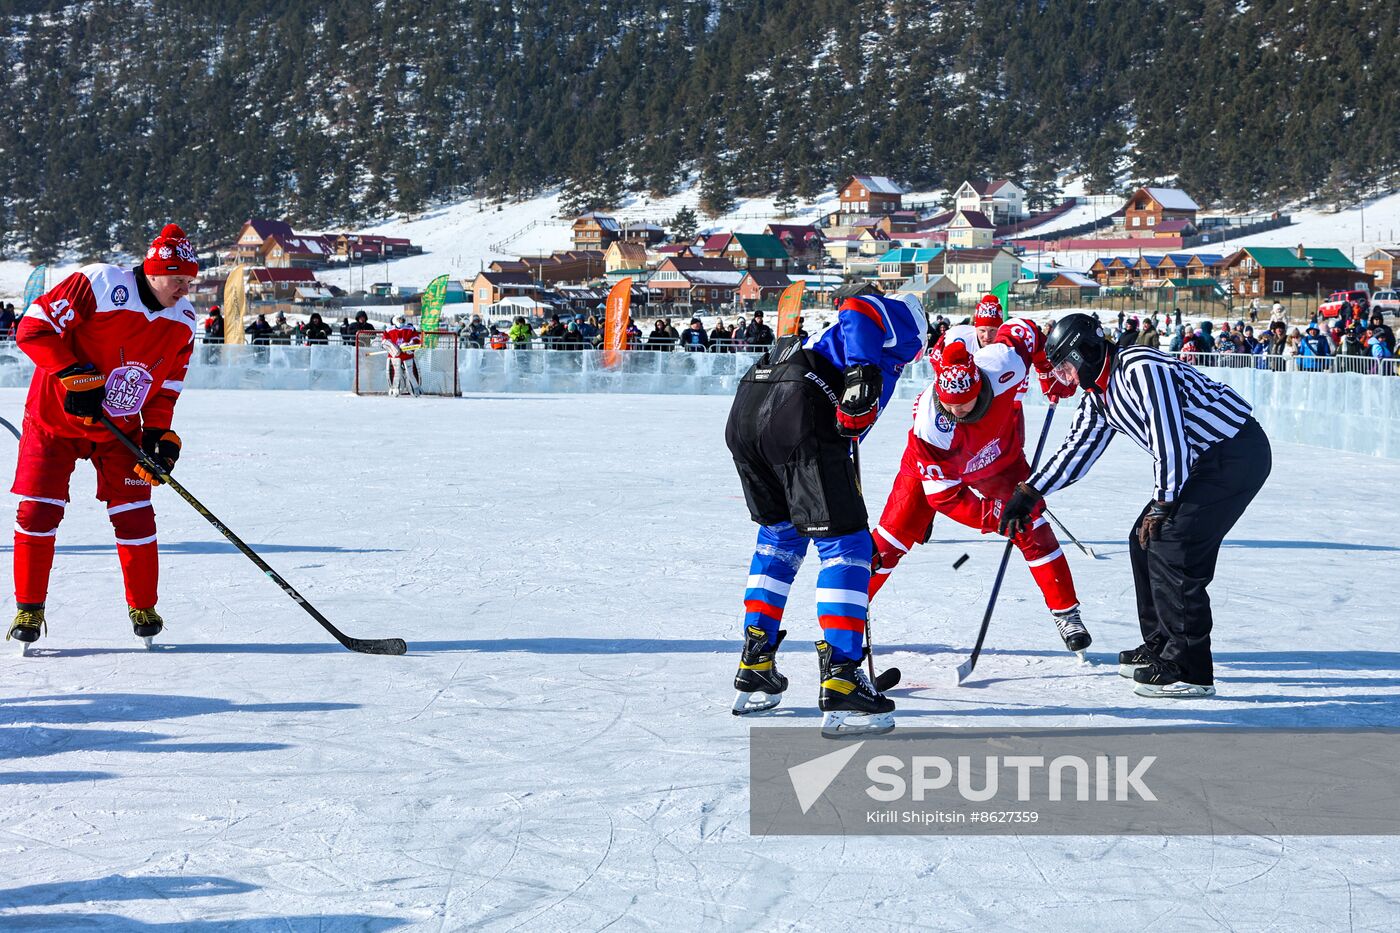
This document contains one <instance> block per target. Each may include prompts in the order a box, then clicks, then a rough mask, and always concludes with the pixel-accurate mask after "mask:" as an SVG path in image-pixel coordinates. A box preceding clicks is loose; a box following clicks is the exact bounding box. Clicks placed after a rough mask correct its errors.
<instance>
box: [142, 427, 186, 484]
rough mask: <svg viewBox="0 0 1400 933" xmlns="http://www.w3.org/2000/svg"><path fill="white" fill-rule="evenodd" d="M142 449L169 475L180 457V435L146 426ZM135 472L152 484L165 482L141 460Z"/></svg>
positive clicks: (143, 433)
mask: <svg viewBox="0 0 1400 933" xmlns="http://www.w3.org/2000/svg"><path fill="white" fill-rule="evenodd" d="M141 450H142V451H144V452H145V454H146V456H148V457H150V458H151V459H152V460H154V461H155V463H156V466H158V467H160V468H161V469H162V470H164V471H165V472H166V474H167V475H169V473H170V471H171V470H173V469H175V461H176V460H179V459H180V435H178V434H176V433H175V432H174V431H170V430H167V429H165V428H146V429H145V430H144V431H142V432H141ZM134 472H135V473H136V475H137V476H139V477H141V478H142V479H144V480H145V481H146V482H148V483H150V484H151V485H152V486H159V485H160V484H161V483H163V482H164V480H162V479H161V478H160V477H159V476H157V475H156V474H155V473H154V472H152V471H151V470H148V469H146V466H145V464H143V463H142V462H141V461H139V460H138V461H137V462H136V469H135V470H134Z"/></svg>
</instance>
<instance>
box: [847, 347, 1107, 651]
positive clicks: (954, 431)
mask: <svg viewBox="0 0 1400 933" xmlns="http://www.w3.org/2000/svg"><path fill="white" fill-rule="evenodd" d="M969 331H971V328H970V327H968V326H966V325H962V326H959V327H955V328H952V329H951V330H949V331H948V333H947V335H946V337H945V340H944V351H943V358H942V362H941V365H940V366H939V367H938V369H937V370H936V372H935V374H934V380H933V382H932V383H930V384H929V386H928V388H926V389H924V391H923V393H922V394H920V396H919V399H918V401H917V402H916V403H915V405H914V426H913V428H911V429H910V431H909V440H908V443H907V444H906V446H905V448H904V458H903V459H902V460H901V462H900V465H899V473H898V475H896V477H895V481H894V488H893V489H891V490H890V496H889V499H888V500H886V502H885V509H884V512H883V513H882V514H881V515H880V522H879V524H878V525H876V526H875V530H874V531H873V532H872V533H871V536H872V538H873V540H874V546H875V567H876V570H875V573H874V575H873V576H872V578H871V581H870V596H871V597H872V598H873V597H874V596H875V594H876V593H877V592H879V590H880V588H881V587H882V586H884V584H885V582H886V581H887V580H889V575H890V573H891V572H892V571H893V570H894V568H895V566H896V565H897V564H898V563H899V561H900V559H901V558H902V557H903V556H904V555H905V554H907V553H909V551H910V549H911V548H913V547H914V545H915V544H919V543H922V542H924V541H927V540H928V529H929V528H930V527H931V526H932V524H933V519H934V516H935V515H938V514H941V515H946V516H948V517H949V518H951V519H953V520H954V521H956V522H958V523H959V524H962V525H967V526H968V527H969V528H975V529H977V530H978V531H981V532H982V533H983V534H993V533H996V532H997V523H998V521H999V520H1000V518H1001V507H1002V503H1003V502H1004V501H1005V500H1006V499H1007V498H1009V497H1010V496H1011V494H1012V493H1013V492H1014V491H1015V489H1016V484H1017V483H1019V482H1021V481H1023V480H1024V479H1025V478H1026V477H1027V476H1029V475H1030V472H1031V469H1030V465H1029V464H1028V463H1027V462H1026V454H1025V441H1026V423H1025V415H1024V414H1023V413H1022V411H1021V406H1020V404H1019V402H1018V401H1017V399H1018V396H1019V392H1018V391H1017V388H1018V386H1020V385H1021V384H1022V382H1024V381H1025V379H1026V376H1027V373H1028V372H1029V371H1030V370H1031V369H1032V368H1033V367H1034V368H1035V369H1036V371H1037V372H1038V373H1040V374H1041V384H1042V386H1043V387H1044V388H1045V391H1046V396H1047V398H1048V400H1049V401H1050V403H1051V404H1054V403H1056V402H1057V401H1059V399H1060V398H1062V397H1064V396H1067V395H1069V394H1072V393H1073V391H1074V390H1073V388H1072V387H1068V386H1065V385H1064V384H1063V383H1061V382H1059V381H1058V380H1056V379H1054V378H1053V377H1052V376H1051V375H1050V367H1049V364H1048V362H1047V361H1046V360H1045V355H1044V348H1043V346H1042V337H1041V334H1040V331H1039V330H1038V329H1037V328H1036V326H1035V324H1034V323H1033V322H1031V321H1028V320H1014V321H1008V322H1007V323H1005V324H1003V325H1001V327H1000V328H999V329H998V330H997V334H996V337H995V339H994V340H993V341H992V342H990V343H988V344H987V345H986V346H984V347H982V348H980V349H977V350H976V352H975V353H973V352H972V351H973V349H974V342H975V340H976V339H977V338H976V337H975V336H974V335H973V334H971V333H969ZM1012 541H1013V542H1014V543H1015V545H1016V547H1017V548H1018V549H1019V550H1020V551H1021V554H1022V556H1023V557H1025V559H1026V565H1027V566H1028V567H1029V568H1030V571H1031V576H1032V578H1034V579H1035V582H1036V585H1037V586H1039V587H1040V592H1041V594H1042V595H1043V596H1044V598H1045V605H1046V608H1048V609H1049V610H1050V614H1051V616H1052V618H1053V619H1054V621H1055V626H1056V628H1058V629H1059V633H1060V637H1061V638H1062V639H1063V640H1064V643H1065V647H1066V648H1068V649H1069V650H1070V651H1074V652H1081V651H1083V650H1084V649H1086V648H1088V647H1089V644H1090V641H1091V639H1090V637H1089V632H1088V630H1087V629H1086V628H1085V627H1084V622H1083V620H1082V619H1081V618H1080V613H1079V598H1078V597H1077V596H1076V595H1075V590H1074V578H1073V576H1072V575H1071V574H1070V569H1069V561H1068V560H1066V559H1065V555H1064V552H1063V551H1061V549H1060V543H1059V541H1058V540H1056V538H1055V533H1054V531H1053V530H1052V529H1051V528H1050V526H1049V524H1048V522H1047V521H1046V519H1045V518H1044V517H1043V516H1041V515H1040V514H1039V513H1038V512H1037V514H1036V515H1035V516H1034V518H1033V520H1032V522H1031V523H1030V526H1029V527H1028V528H1026V529H1025V530H1023V531H1021V532H1020V533H1019V534H1016V535H1014V536H1013V537H1012Z"/></svg>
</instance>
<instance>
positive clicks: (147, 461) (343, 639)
mask: <svg viewBox="0 0 1400 933" xmlns="http://www.w3.org/2000/svg"><path fill="white" fill-rule="evenodd" d="M101 420H102V424H103V426H105V427H106V428H107V430H109V431H111V432H112V434H113V435H114V436H115V437H116V438H117V440H119V441H121V444H122V446H123V447H125V448H126V449H127V450H129V451H131V453H132V456H134V457H135V458H136V462H137V463H139V464H141V465H142V466H143V467H145V468H146V469H147V470H149V471H150V472H151V473H153V474H154V475H155V476H156V477H158V478H159V479H160V481H161V482H162V483H164V484H165V485H167V486H169V487H170V488H171V489H173V490H175V492H177V493H178V494H179V496H180V498H181V499H184V500H185V501H186V502H188V503H189V504H190V506H191V507H193V509H194V510H195V511H196V512H198V513H199V514H200V515H203V516H204V518H205V519H206V520H207V521H208V522H209V524H211V525H213V526H214V527H215V528H217V529H218V530H219V533H220V534H222V535H223V536H224V537H225V538H228V539H229V541H230V542H231V543H232V544H233V546H234V547H236V548H238V550H240V551H242V552H243V556H244V557H246V558H248V559H249V560H251V561H252V562H253V563H255V564H257V565H258V569H259V570H261V571H262V572H263V573H265V574H267V576H268V579H270V580H271V581H272V582H273V583H276V584H277V585H278V586H280V587H281V588H282V592H284V593H286V594H287V595H288V596H290V597H291V598H292V599H294V600H296V602H297V604H298V605H299V606H301V608H303V609H305V610H306V612H307V614H308V615H310V616H311V618H313V619H315V620H316V621H317V622H319V623H321V627H322V628H324V629H325V630H326V631H328V632H330V633H331V634H332V635H334V636H335V640H336V641H338V642H340V643H341V644H342V645H344V646H345V647H347V648H349V649H350V650H351V651H358V652H360V653H362V654H404V653H406V652H407V651H408V645H406V644H405V643H404V640H403V639H402V638H351V637H350V636H349V635H346V634H345V633H344V632H342V631H341V630H340V629H338V628H336V627H335V626H334V625H332V624H331V621H330V620H329V619H327V618H326V617H325V616H323V615H321V613H320V612H319V611H318V610H317V609H316V607H315V606H313V605H311V604H310V603H309V602H307V601H306V599H305V597H303V596H302V595H301V594H300V593H298V592H297V591H296V590H295V589H293V587H292V585H291V584H290V583H288V582H287V581H286V580H284V579H283V578H282V575H281V574H279V573H278V572H277V571H275V570H273V569H272V568H271V567H269V566H268V565H267V561H265V560H263V559H262V558H261V557H259V556H258V555H257V554H256V553H255V552H254V551H253V549H252V548H250V547H248V545H246V544H244V543H243V542H242V540H240V539H239V537H238V535H236V534H234V533H233V532H232V531H230V530H229V529H228V528H227V527H225V526H224V523H223V522H221V521H219V520H218V519H217V518H215V517H214V513H213V512H211V511H209V510H208V509H207V508H205V507H204V504H203V503H202V502H200V501H199V500H198V499H196V498H195V497H194V496H193V495H191V494H190V491H189V490H188V489H186V488H185V487H184V486H181V485H180V484H179V483H178V482H176V481H175V479H173V478H172V477H171V475H170V474H169V473H167V472H166V471H165V470H163V469H161V467H160V465H159V464H157V463H156V462H155V461H154V460H152V459H151V458H150V457H148V456H147V455H146V452H145V451H144V450H142V449H141V448H140V447H138V446H136V444H135V443H133V442H132V440H131V438H129V437H127V436H126V435H125V434H123V433H122V430H121V428H119V427H117V426H116V425H115V424H113V423H112V419H111V418H109V417H107V415H105V414H104V415H102V417H101Z"/></svg>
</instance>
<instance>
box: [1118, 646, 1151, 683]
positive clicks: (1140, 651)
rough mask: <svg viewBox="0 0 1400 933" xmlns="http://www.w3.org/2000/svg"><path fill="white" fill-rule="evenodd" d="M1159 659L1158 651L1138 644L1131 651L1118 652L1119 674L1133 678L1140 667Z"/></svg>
mask: <svg viewBox="0 0 1400 933" xmlns="http://www.w3.org/2000/svg"><path fill="white" fill-rule="evenodd" d="M1155 660H1157V652H1155V651H1153V650H1152V649H1151V648H1149V647H1147V645H1138V646H1137V647H1136V648H1134V649H1133V650H1131V651H1120V652H1118V676H1119V677H1128V678H1131V677H1132V676H1133V673H1134V672H1135V671H1137V669H1138V668H1140V667H1146V666H1147V665H1149V664H1151V663H1152V662H1153V661H1155Z"/></svg>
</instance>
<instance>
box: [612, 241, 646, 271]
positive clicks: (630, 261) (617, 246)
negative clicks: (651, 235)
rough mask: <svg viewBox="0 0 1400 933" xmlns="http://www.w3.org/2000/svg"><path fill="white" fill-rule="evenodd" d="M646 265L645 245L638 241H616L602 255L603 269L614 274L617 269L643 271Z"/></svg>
mask: <svg viewBox="0 0 1400 933" xmlns="http://www.w3.org/2000/svg"><path fill="white" fill-rule="evenodd" d="M646 264H647V247H646V244H645V243H643V242H640V241H638V240H617V241H616V242H614V243H613V244H612V245H611V246H609V247H608V249H607V252H605V253H604V254H603V269H604V271H606V272H616V271H617V270H619V269H645V268H646Z"/></svg>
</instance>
